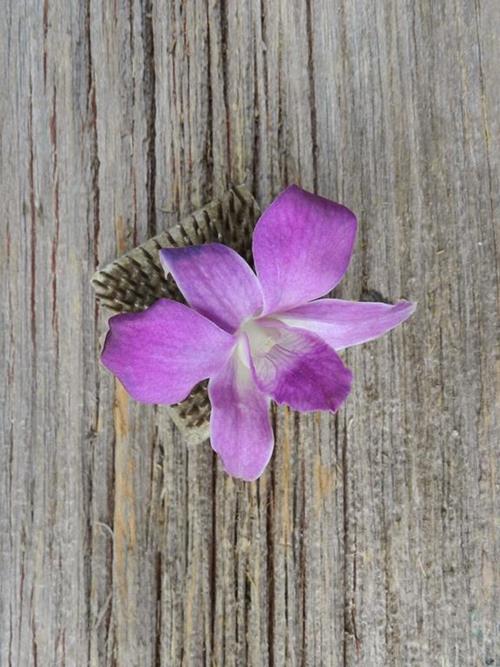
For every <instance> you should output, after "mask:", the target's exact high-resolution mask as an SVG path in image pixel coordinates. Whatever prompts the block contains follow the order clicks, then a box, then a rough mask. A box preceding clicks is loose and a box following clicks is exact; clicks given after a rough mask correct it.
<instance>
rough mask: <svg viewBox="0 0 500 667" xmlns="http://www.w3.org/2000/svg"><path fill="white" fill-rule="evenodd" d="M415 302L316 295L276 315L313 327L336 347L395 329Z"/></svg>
mask: <svg viewBox="0 0 500 667" xmlns="http://www.w3.org/2000/svg"><path fill="white" fill-rule="evenodd" d="M415 308H416V304H415V303H412V302H411V301H399V302H398V303H396V304H394V305H391V304H387V303H372V302H370V301H343V300H341V299H319V300H318V301H312V302H311V303H307V304H305V305H303V306H299V307H298V308H294V309H292V310H289V311H287V312H285V313H281V314H279V315H276V316H275V317H277V318H278V319H279V320H280V321H281V322H284V323H285V324H287V325H288V326H290V327H299V328H300V329H306V330H307V331H312V332H313V333H315V334H316V335H318V336H319V337H320V338H322V339H323V340H324V341H325V342H326V343H327V344H328V345H330V346H331V347H333V348H334V349H335V350H342V349H344V348H346V347H350V346H351V345H358V344H359V343H366V342H367V341H369V340H374V339H375V338H378V337H379V336H382V335H383V334H385V333H386V332H387V331H390V330H391V329H394V327H396V326H397V325H398V324H401V322H404V321H405V320H406V319H407V318H408V317H410V315H411V314H412V313H414V312H415Z"/></svg>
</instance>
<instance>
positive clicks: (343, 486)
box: [0, 0, 500, 667]
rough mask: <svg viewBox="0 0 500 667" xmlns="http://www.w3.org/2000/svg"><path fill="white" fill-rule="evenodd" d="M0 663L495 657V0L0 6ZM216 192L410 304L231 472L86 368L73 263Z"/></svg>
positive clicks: (354, 291)
mask: <svg viewBox="0 0 500 667" xmlns="http://www.w3.org/2000/svg"><path fill="white" fill-rule="evenodd" d="M3 9H4V11H3V20H2V22H1V25H0V34H1V40H0V53H1V59H0V67H1V72H2V78H3V86H2V93H1V95H0V111H1V116H0V118H1V123H0V142H1V144H0V145H1V165H2V167H1V169H2V171H1V178H0V201H1V206H2V218H1V227H0V229H1V245H0V251H1V262H0V271H1V272H2V282H1V284H2V285H3V286H4V290H3V295H4V298H3V300H2V308H0V331H1V337H0V340H1V349H0V365H1V369H2V377H3V378H4V381H3V382H2V383H1V385H0V406H1V411H2V429H1V438H2V440H1V465H0V494H1V496H0V503H1V504H0V531H1V542H0V571H1V572H2V576H1V580H0V594H1V606H0V664H1V665H9V666H12V667H28V666H31V665H38V666H43V667H46V666H50V667H51V666H52V665H69V666H71V665H88V664H90V665H118V666H120V667H128V666H136V665H137V666H140V667H144V666H147V665H168V666H173V665H207V666H215V665H217V666H221V665H237V666H240V665H276V666H278V665H328V666H330V665H332V666H346V667H347V666H350V665H363V666H367V667H378V666H381V667H382V666H385V665H394V666H400V665H417V666H419V667H420V666H423V667H428V666H429V667H430V666H434V665H436V666H437V665H439V666H448V665H450V666H454V667H455V666H456V667H463V666H465V665H471V666H474V667H476V666H480V665H495V664H497V665H498V664H500V648H499V642H498V618H499V608H498V607H499V597H498V593H499V589H498V561H499V558H500V553H499V545H498V527H497V525H496V522H495V518H496V517H497V516H498V480H497V472H496V466H497V463H498V442H499V441H500V432H499V425H498V412H499V411H498V407H499V406H498V402H497V403H495V401H498V378H499V367H498V348H497V321H498V319H497V318H498V301H499V299H498V297H499V291H498V284H499V283H498V265H499V256H498V243H499V239H498V233H499V232H498V229H499V228H498V214H499V201H498V193H499V186H500V169H499V163H500V160H499V148H500V146H499V130H500V128H499V119H500V113H499V112H500V100H499V96H500V69H499V68H498V62H500V42H499V39H498V25H499V24H500V6H499V4H498V2H496V0H481V2H480V1H479V0H476V1H475V2H470V1H469V0H443V2H434V1H432V0H417V1H416V2H407V1H401V2H400V1H398V0H384V1H383V2H372V3H366V2H361V0H352V1H351V2H345V1H344V0H310V1H308V2H306V1H305V0H272V2H269V3H263V2H260V1H259V0H246V1H245V2H236V1H234V2H233V1H232V0H231V1H230V0H226V1H225V2H222V1H221V2H218V1H217V0H187V1H182V0H168V1H167V0H123V1H122V0H116V1H112V0H109V1H108V0H106V1H103V2H101V1H98V0H83V1H80V0H64V1H63V0H6V2H4V4H3ZM240 182H245V183H246V184H247V186H248V187H249V189H250V190H251V191H252V192H253V193H254V194H255V196H256V197H257V199H258V200H259V202H260V203H261V204H262V205H264V204H266V203H268V202H269V201H270V200H271V198H272V197H273V196H274V195H275V194H276V193H277V192H278V191H279V190H280V189H281V188H282V187H283V186H284V185H286V184H287V183H289V182H297V183H299V184H301V185H302V186H304V187H306V188H309V189H314V190H316V191H317V192H319V193H320V194H322V195H325V196H327V197H330V198H333V199H337V200H340V201H342V202H344V203H346V204H347V205H349V206H350V207H351V208H352V209H353V210H355V211H356V212H357V214H358V216H359V219H360V232H359V238H358V243H357V248H356V253H355V256H354V259H353V262H352V265H351V267H350V269H349V272H348V275H347V276H346V279H345V280H344V281H343V282H342V285H341V287H340V288H339V290H338V294H339V295H340V296H342V297H347V298H354V299H357V298H359V297H360V296H361V295H362V294H363V293H364V292H366V291H369V290H378V291H380V292H381V293H382V295H383V296H384V297H386V298H390V299H396V298H399V297H407V298H411V299H414V300H416V301H418V304H419V307H418V311H417V313H416V315H415V316H414V317H413V318H412V320H411V321H410V322H409V323H408V324H406V325H405V326H404V327H401V328H400V329H398V330H396V331H394V332H393V333H391V334H390V335H389V336H387V337H385V338H383V339H382V340H380V341H377V342H373V343H370V344H368V345H366V346H362V347H359V348H354V349H352V350H349V351H348V352H347V353H346V355H345V358H346V360H347V362H348V364H349V365H350V366H351V367H352V369H353V371H354V373H355V378H356V380H355V385H354V391H353V393H352V395H351V397H350V398H349V400H348V401H347V404H346V406H345V407H344V408H343V409H342V410H341V411H340V412H339V414H338V415H337V416H329V415H327V414H315V415H305V416H299V415H296V414H294V413H292V412H291V411H289V410H285V409H280V410H277V411H276V412H275V417H274V422H275V429H276V439H277V443H276V451H275V454H274V457H273V461H272V464H271V465H270V467H269V470H268V471H267V472H266V473H265V475H264V476H263V477H262V479H261V480H260V481H259V482H258V483H252V484H245V483H240V482H237V481H234V480H232V479H230V478H229V477H227V476H226V475H224V474H223V473H222V472H221V470H220V466H219V464H218V463H217V461H216V460H215V458H214V456H213V454H212V452H211V449H210V446H209V444H208V443H205V444H203V445H201V446H196V447H188V446H186V444H185V443H184V442H183V441H182V438H181V437H180V436H179V433H178V432H177V431H176V429H175V427H174V426H173V425H172V422H171V421H170V419H169V417H168V415H167V412H166V411H165V410H164V409H162V408H161V407H158V408H153V407H148V406H140V405H138V404H136V403H134V402H133V401H132V400H130V399H129V398H128V397H127V395H126V394H125V393H124V391H123V390H122V389H121V388H120V386H119V385H118V384H115V383H114V381H113V379H112V378H111V377H110V376H109V375H108V374H107V373H106V372H105V371H104V370H103V368H102V367H101V366H100V365H99V363H98V353H99V338H100V336H101V335H102V333H103V332H104V331H105V327H106V321H105V320H106V317H105V313H104V312H103V311H102V310H101V309H99V308H98V307H97V305H96V302H95V298H94V294H93V292H92V289H91V287H90V278H91V276H92V274H93V273H94V271H95V270H96V269H97V268H98V267H100V266H103V265H105V264H106V263H108V262H109V261H111V260H113V259H114V258H115V257H116V256H117V255H118V254H121V253H123V252H124V251H126V250H128V249H130V248H132V247H133V246H135V245H137V244H138V243H142V242H143V241H145V240H146V239H147V238H149V237H150V236H152V235H154V234H156V233H159V232H160V231H161V230H163V229H165V228H167V227H168V226H169V225H171V224H174V223H176V222H177V221H178V219H179V217H180V216H182V215H184V214H186V213H189V212H190V211H191V210H193V209H196V208H198V207H200V206H201V205H202V204H204V203H205V202H207V201H208V200H210V199H211V198H212V197H214V196H219V195H220V194H222V192H224V191H225V190H226V188H227V187H228V186H229V185H230V184H233V183H240Z"/></svg>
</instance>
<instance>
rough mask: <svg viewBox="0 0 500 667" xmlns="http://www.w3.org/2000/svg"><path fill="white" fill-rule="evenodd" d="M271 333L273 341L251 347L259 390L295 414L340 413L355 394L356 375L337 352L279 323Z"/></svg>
mask: <svg viewBox="0 0 500 667" xmlns="http://www.w3.org/2000/svg"><path fill="white" fill-rule="evenodd" d="M275 325H277V326H275ZM266 328H267V325H266ZM267 331H268V336H269V341H268V342H267V343H263V342H261V341H257V343H256V344H254V345H252V347H251V358H252V366H253V371H254V376H255V380H256V383H257V385H258V386H259V388H260V389H261V390H262V391H263V392H264V393H265V394H268V395H269V396H271V398H273V399H274V400H275V401H276V402H277V403H285V404H286V405H289V406H290V407H291V408H293V409H294V410H300V411H302V412H307V411H309V410H332V411H335V410H338V408H339V407H340V406H341V405H342V403H343V402H344V401H345V399H346V398H347V396H348V394H349V392H350V390H351V381H352V374H351V371H350V370H349V369H348V368H347V367H346V366H344V363H343V362H342V359H341V358H340V357H339V355H338V354H337V353H336V352H335V350H334V349H332V348H331V347H330V346H329V345H327V344H326V343H325V342H324V341H322V340H321V338H319V337H318V336H316V335H315V334H313V333H310V332H309V331H304V330H302V329H292V328H289V327H287V326H286V325H284V324H278V323H277V322H276V321H275V322H274V325H269V328H267ZM254 339H255V337H254Z"/></svg>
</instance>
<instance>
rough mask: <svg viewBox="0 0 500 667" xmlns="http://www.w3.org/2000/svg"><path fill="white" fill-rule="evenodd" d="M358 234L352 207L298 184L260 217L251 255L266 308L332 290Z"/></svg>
mask: <svg viewBox="0 0 500 667" xmlns="http://www.w3.org/2000/svg"><path fill="white" fill-rule="evenodd" d="M355 237H356V218H355V216H354V214H353V213H352V212H351V211H349V209H347V208H345V207H344V206H341V205H340V204H335V203H334V202H332V201H329V200H328V199H324V198H323V197H318V196H317V195H313V194H311V193H310V192H305V191H304V190H301V189H300V188H298V187H296V186H291V187H289V188H288V189H287V190H285V191H284V192H283V193H282V194H281V195H280V196H279V197H278V198H277V199H275V200H274V202H273V203H272V204H271V206H269V208H267V209H266V210H265V211H264V213H263V214H262V216H261V218H260V219H259V221H258V223H257V225H256V227H255V231H254V234H253V257H254V262H255V269H256V272H257V276H258V278H259V280H260V283H261V285H262V291H263V293H264V313H265V314H269V313H273V312H276V311H279V310H286V309H289V308H292V307H294V306H298V305H300V304H302V303H306V302H307V301H311V300H312V299H316V298H318V297H320V296H323V295H324V294H326V293H327V292H329V291H330V290H331V289H333V287H335V285H336V284H337V283H338V282H339V281H340V279H341V278H342V276H343V275H344V273H345V271H346V269H347V266H348V264H349V261H350V259H351V254H352V249H353V245H354V240H355Z"/></svg>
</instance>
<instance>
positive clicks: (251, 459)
mask: <svg viewBox="0 0 500 667" xmlns="http://www.w3.org/2000/svg"><path fill="white" fill-rule="evenodd" d="M208 395H209V398H210V403H211V405H212V413H211V416H210V440H211V443H212V447H213V449H214V450H215V451H216V452H217V453H218V454H219V456H220V457H221V459H222V462H223V464H224V468H225V470H226V471H227V472H228V473H229V474H231V475H233V476H234V477H239V478H241V479H244V480H246V481H252V480H254V479H257V478H258V477H260V475H261V474H262V472H263V471H264V468H265V467H266V465H267V464H268V462H269V459H270V458H271V454H272V451H273V447H274V436H273V431H272V428H271V421H270V417H269V399H268V398H267V397H266V396H264V394H262V393H261V392H260V390H259V389H258V388H257V386H256V385H255V382H254V380H253V377H252V373H251V371H250V369H249V368H248V367H247V366H246V365H245V364H244V363H243V362H242V361H241V359H240V357H239V354H238V352H235V353H233V355H231V358H230V359H229V360H228V361H227V363H226V364H225V366H224V368H223V369H222V370H221V371H220V373H219V374H218V375H216V376H215V377H212V378H211V379H210V382H209V383H208Z"/></svg>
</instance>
